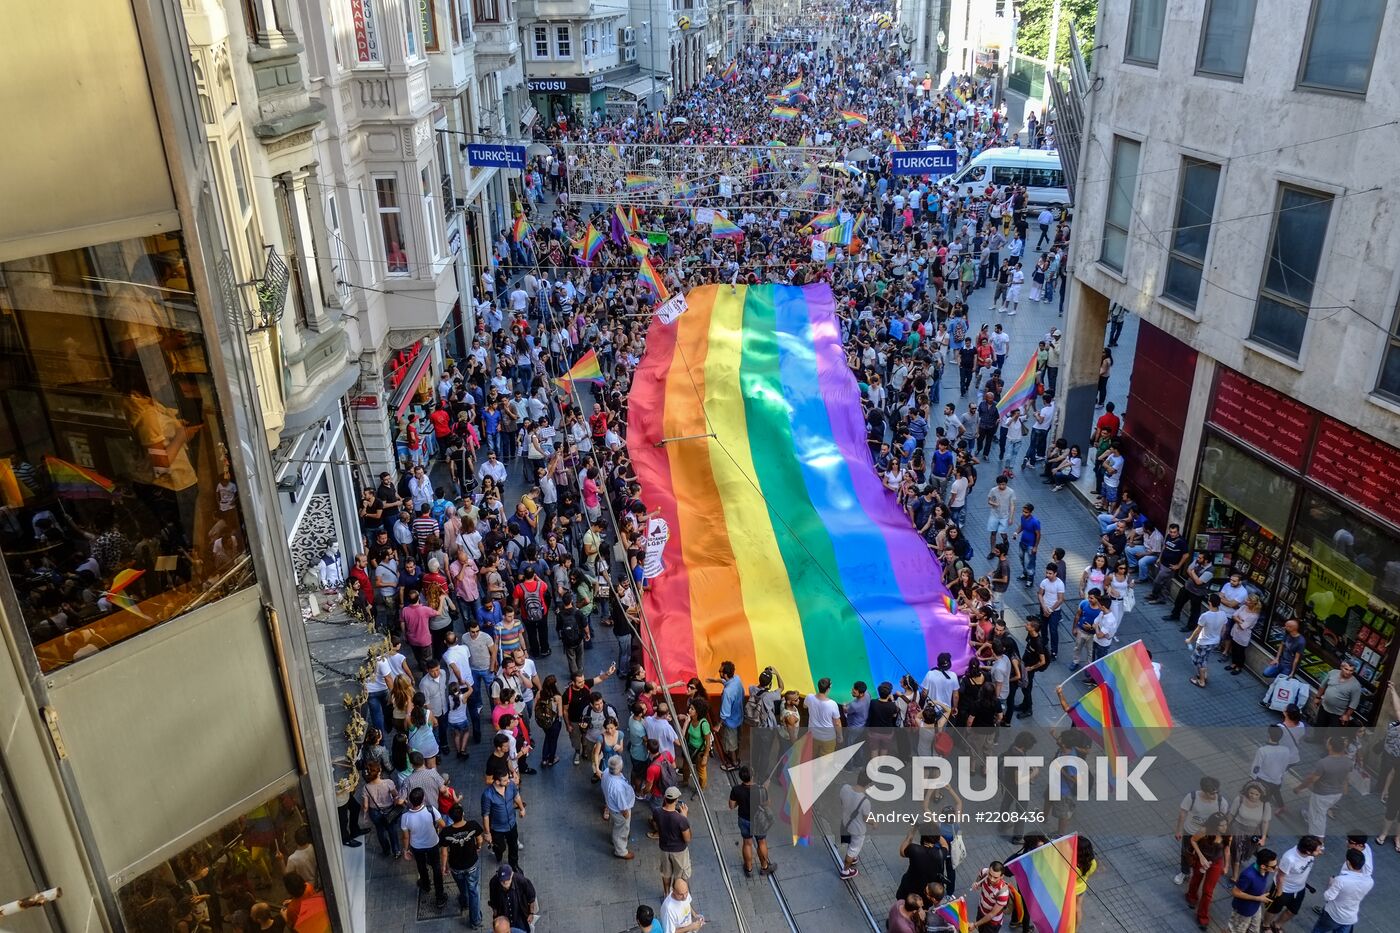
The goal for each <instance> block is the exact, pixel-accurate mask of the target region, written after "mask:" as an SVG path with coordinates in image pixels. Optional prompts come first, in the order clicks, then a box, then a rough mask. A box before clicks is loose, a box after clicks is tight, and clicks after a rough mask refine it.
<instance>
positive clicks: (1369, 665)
mask: <svg viewBox="0 0 1400 933" xmlns="http://www.w3.org/2000/svg"><path fill="white" fill-rule="evenodd" d="M1279 603H1280V611H1282V610H1283V608H1284V607H1285V606H1286V607H1287V608H1288V609H1289V610H1291V612H1290V614H1291V615H1293V616H1295V617H1296V618H1298V619H1300V620H1301V621H1302V623H1303V634H1305V635H1306V636H1307V637H1308V648H1309V654H1308V656H1307V657H1306V658H1305V659H1304V664H1305V667H1306V671H1307V673H1308V674H1309V675H1310V676H1313V677H1315V678H1317V677H1322V676H1325V675H1326V674H1327V672H1328V671H1329V670H1331V669H1332V668H1334V667H1336V666H1337V665H1338V664H1339V663H1340V662H1341V660H1342V659H1343V658H1347V657H1350V658H1353V659H1354V660H1355V661H1356V663H1357V677H1359V678H1360V679H1361V682H1362V684H1363V685H1364V686H1365V687H1366V688H1367V690H1369V691H1372V692H1375V691H1378V690H1379V689H1381V688H1382V687H1383V686H1384V679H1385V678H1387V677H1388V676H1389V670H1390V660H1391V655H1392V653H1393V652H1392V646H1393V644H1394V642H1395V634H1396V627H1397V625H1400V610H1398V609H1397V607H1400V543H1397V542H1396V540H1395V537H1394V536H1393V535H1392V534H1389V533H1386V532H1384V531H1382V530H1381V529H1380V528H1379V527H1378V526H1376V525H1373V524H1372V523H1370V522H1368V521H1366V520H1364V519H1361V518H1358V517H1356V516H1355V515H1353V514H1352V513H1351V512H1350V511H1348V510H1346V509H1344V508H1342V507H1341V506H1339V505H1335V504H1333V502H1332V501H1331V500H1329V499H1327V498H1324V497H1323V496H1321V495H1318V494H1315V493H1308V494H1306V495H1304V497H1303V503H1302V508H1301V509H1300V510H1299V512H1298V521H1297V524H1296V526H1295V528H1294V532H1293V547H1292V551H1291V553H1290V555H1289V562H1288V572H1287V573H1286V574H1285V575H1284V579H1283V584H1282V586H1281V587H1280V591H1279ZM1362 712H1363V713H1365V712H1366V710H1365V709H1363V710H1362ZM1368 718H1369V717H1368Z"/></svg>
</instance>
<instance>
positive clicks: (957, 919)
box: [933, 897, 967, 933]
mask: <svg viewBox="0 0 1400 933" xmlns="http://www.w3.org/2000/svg"><path fill="white" fill-rule="evenodd" d="M933 915H934V916H935V917H937V918H938V919H939V920H942V921H943V922H944V923H947V924H950V925H951V926H952V927H953V930H954V931H955V933H967V898H965V897H960V898H958V899H957V900H954V901H949V902H948V903H946V904H944V905H943V906H941V907H935V908H934V910H933Z"/></svg>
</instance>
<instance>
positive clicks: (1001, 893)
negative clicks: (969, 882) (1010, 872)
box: [972, 872, 1011, 919]
mask: <svg viewBox="0 0 1400 933" xmlns="http://www.w3.org/2000/svg"><path fill="white" fill-rule="evenodd" d="M972 887H973V890H975V891H976V892H977V916H978V918H979V919H980V918H982V917H987V916H991V917H1000V916H1001V914H1002V912H1003V911H1004V910H1006V903H1007V901H1009V900H1010V899H1011V886H1010V885H1008V884H1007V883H1006V879H1005V878H1002V879H1001V880H999V881H996V882H993V881H992V880H991V876H990V875H988V874H986V873H985V872H984V873H983V874H982V876H981V877H980V878H978V879H977V883H976V884H974V885H973V886H972Z"/></svg>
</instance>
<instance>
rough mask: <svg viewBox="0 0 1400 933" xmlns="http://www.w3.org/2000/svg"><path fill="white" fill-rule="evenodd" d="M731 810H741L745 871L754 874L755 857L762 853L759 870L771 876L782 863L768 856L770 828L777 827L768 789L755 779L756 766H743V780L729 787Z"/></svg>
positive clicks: (740, 771)
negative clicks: (754, 770)
mask: <svg viewBox="0 0 1400 933" xmlns="http://www.w3.org/2000/svg"><path fill="white" fill-rule="evenodd" d="M729 809H731V810H735V811H737V813H736V814H735V815H736V816H737V817H738V819H739V838H740V839H741V840H742V843H741V846H740V850H739V851H740V853H741V854H742V856H743V859H744V874H745V875H747V876H750V877H752V876H753V858H754V852H755V850H756V851H757V852H758V872H759V874H761V875H771V874H773V872H774V871H776V870H777V868H778V865H777V863H776V862H774V861H773V860H772V859H770V858H769V857H768V830H769V829H770V828H772V826H773V811H772V809H771V808H770V807H769V806H768V788H767V787H765V786H763V785H761V784H755V783H754V782H753V769H752V768H750V767H749V766H748V765H740V766H739V783H738V784H735V785H734V786H733V787H731V788H730V789H729Z"/></svg>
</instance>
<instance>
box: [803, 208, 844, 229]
mask: <svg viewBox="0 0 1400 933" xmlns="http://www.w3.org/2000/svg"><path fill="white" fill-rule="evenodd" d="M840 222H841V219H840V217H838V216H837V214H836V208H834V207H833V208H832V209H831V210H829V211H822V212H821V213H820V214H818V215H817V216H815V217H813V218H812V219H811V221H809V222H808V224H807V226H808V227H809V228H812V229H814V230H826V229H827V228H829V227H834V226H836V225H837V224H838V223H840Z"/></svg>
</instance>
